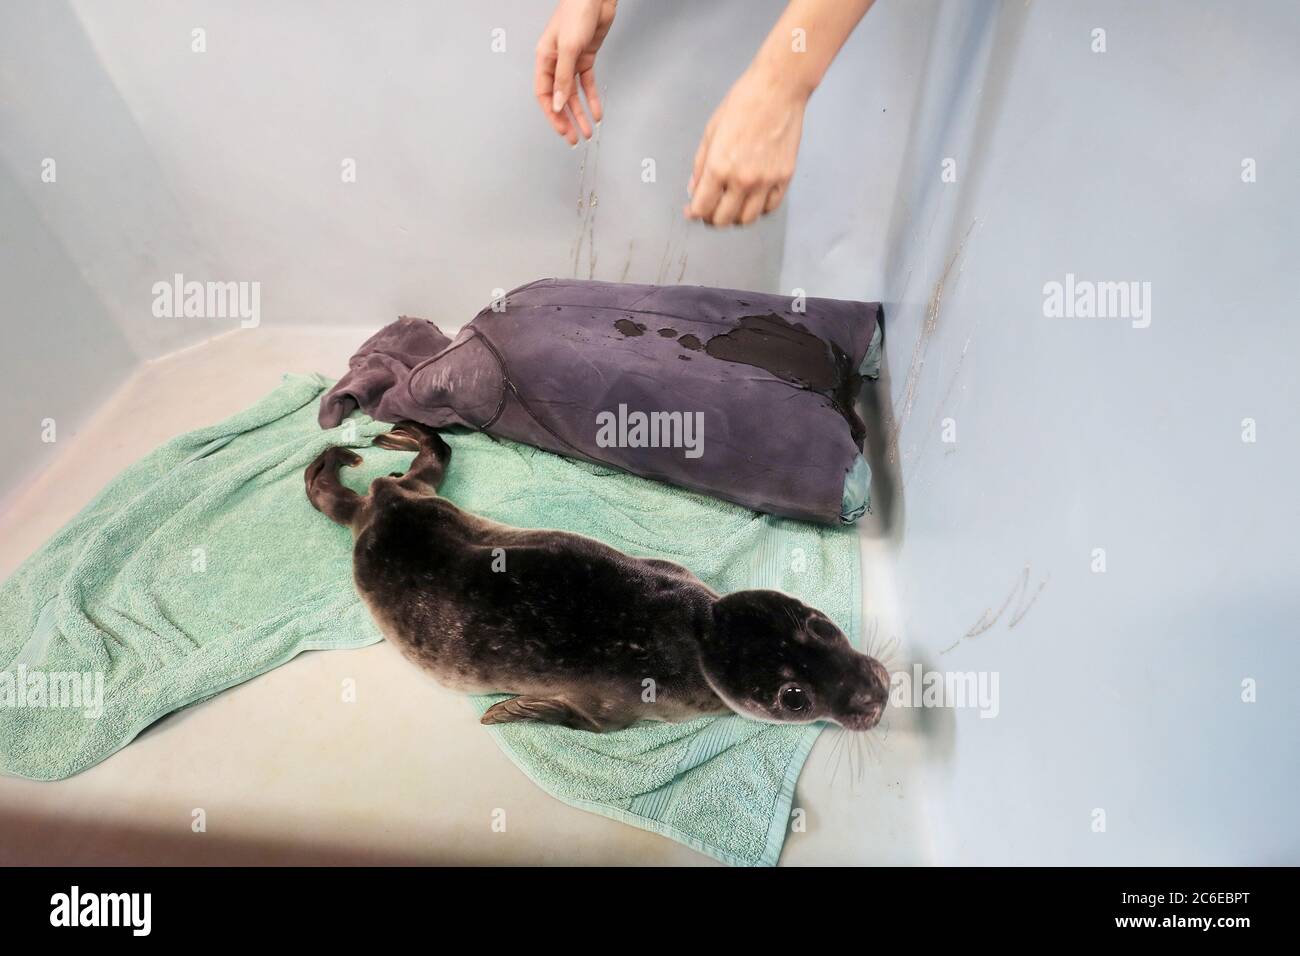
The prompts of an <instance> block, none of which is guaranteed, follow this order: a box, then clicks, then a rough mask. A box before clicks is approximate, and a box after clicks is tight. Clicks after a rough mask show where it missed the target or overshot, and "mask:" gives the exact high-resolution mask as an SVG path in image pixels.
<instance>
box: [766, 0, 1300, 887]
mask: <svg viewBox="0 0 1300 956" xmlns="http://www.w3.org/2000/svg"><path fill="white" fill-rule="evenodd" d="M1097 27H1100V28H1104V29H1105V30H1106V41H1107V52H1105V53H1094V52H1092V50H1091V48H1090V46H1091V42H1092V38H1091V31H1092V30H1093V29H1094V28H1097ZM1297 49H1300V8H1297V7H1296V6H1295V5H1294V4H1292V3H1288V2H1281V0H1279V2H1272V3H1265V2H1253V3H1246V4H1225V3H1212V2H1200V3H1186V2H1172V0H1170V2H1151V3H1142V4H1132V3H1123V2H1118V0H1116V2H1105V3H1093V4H1076V3H1067V2H1042V0H1036V2H1034V3H1020V2H1014V3H1012V2H1007V3H1002V4H994V3H965V2H962V3H957V2H952V3H943V4H938V3H920V4H911V3H908V4H904V3H901V2H898V0H880V3H879V4H878V5H877V8H876V9H875V10H874V11H873V12H872V13H871V14H870V15H869V17H868V19H867V21H866V22H865V24H864V26H863V28H862V29H860V30H859V32H858V34H857V35H856V36H855V38H854V40H853V41H852V44H851V46H850V47H849V48H848V49H847V50H846V51H845V54H844V55H843V56H842V57H841V60H840V61H839V62H837V64H836V66H835V67H834V70H833V71H832V73H831V75H830V77H829V78H828V81H827V83H826V85H825V86H824V87H823V88H822V89H821V90H820V91H819V92H818V93H817V95H816V96H815V98H814V102H813V106H812V109H811V111H810V115H809V119H808V123H807V127H806V130H807V132H806V138H805V144H804V153H803V158H802V162H801V165H800V169H799V173H798V178H797V181H796V185H795V188H794V190H793V191H792V195H791V209H790V219H789V232H788V235H787V243H786V254H785V262H784V265H783V274H782V284H783V286H785V287H787V288H789V287H795V286H799V287H803V288H806V289H807V290H808V292H809V294H837V295H849V296H858V297H866V298H882V299H883V300H884V301H885V303H886V306H885V308H886V361H887V366H888V372H889V381H888V384H887V386H886V388H887V391H888V395H889V398H890V401H891V403H892V407H893V412H894V415H895V416H896V426H897V428H896V432H897V443H896V445H895V446H892V447H890V448H888V449H886V457H889V458H892V461H893V465H894V470H895V471H896V473H897V475H898V476H899V477H898V480H899V481H901V485H902V489H901V495H900V496H899V500H898V501H897V502H896V508H895V511H894V516H893V520H892V522H886V524H887V525H888V527H885V528H880V527H878V526H877V527H876V528H875V530H872V531H870V532H869V533H871V534H875V535H882V536H883V540H884V542H885V545H886V547H885V548H884V554H885V557H884V558H883V560H881V561H880V562H878V564H879V567H878V569H877V571H878V574H875V575H872V576H869V579H868V581H867V589H868V592H869V593H870V592H871V591H872V589H873V587H875V588H876V589H877V593H876V594H875V595H874V599H873V605H874V607H875V612H876V614H875V616H876V617H878V618H879V619H880V622H881V626H882V628H883V629H884V630H885V631H886V632H889V633H893V634H896V635H897V636H898V637H899V638H900V640H901V641H902V653H901V654H900V655H899V659H900V663H902V664H903V665H905V666H906V665H910V664H911V663H912V662H914V661H921V662H923V663H924V664H925V665H926V666H927V667H930V668H935V669H939V670H952V671H995V672H997V673H998V674H999V675H1000V698H1001V700H1000V704H1001V712H1000V715H999V716H998V717H997V718H995V719H981V718H980V717H979V716H978V714H977V713H976V712H975V711H973V710H961V711H956V712H948V713H947V714H944V715H939V716H938V717H933V718H932V719H930V720H928V721H918V720H914V719H913V718H912V716H911V715H905V714H898V713H896V714H895V715H894V717H893V720H894V732H895V745H896V746H897V745H899V742H900V741H904V740H911V741H912V742H913V743H915V742H916V740H917V739H919V740H920V742H921V744H922V746H921V747H920V748H918V749H919V750H920V752H921V754H922V756H921V757H919V758H918V759H917V760H916V761H915V763H916V767H915V769H916V770H917V772H918V774H920V775H921V778H922V782H921V785H920V788H919V790H918V791H916V792H919V793H921V794H922V795H923V796H922V798H921V799H922V800H923V801H924V804H925V810H924V812H923V813H921V814H920V815H919V820H918V823H917V828H918V831H919V832H918V833H917V834H916V839H917V841H918V843H922V844H924V845H926V846H928V847H929V848H930V855H931V857H932V858H934V859H937V860H942V861H945V862H964V863H1003V862H1014V863H1034V862H1038V863H1089V864H1102V863H1123V864H1131V863H1179V864H1193V863H1205V864H1210V863H1265V862H1289V863H1292V864H1294V863H1297V862H1300V826H1297V823H1296V820H1295V794H1296V792H1297V790H1298V789H1300V761H1297V759H1296V754H1297V752H1298V750H1300V748H1298V747H1297V744H1298V742H1300V741H1298V740H1297V732H1298V731H1300V687H1298V686H1297V684H1298V679H1297V674H1298V673H1300V644H1298V643H1297V641H1296V637H1295V635H1296V621H1297V619H1300V596H1298V593H1300V592H1298V591H1297V588H1296V579H1297V569H1298V568H1297V560H1296V543H1295V542H1296V539H1297V534H1298V533H1300V521H1298V520H1297V513H1298V509H1297V505H1296V493H1295V490H1294V489H1295V480H1296V478H1295V476H1296V474H1297V472H1300V450H1298V449H1300V421H1298V420H1297V416H1296V409H1297V407H1300V401H1297V399H1298V398H1300V389H1298V388H1297V385H1296V373H1295V366H1296V357H1297V354H1300V332H1298V331H1297V322H1296V311H1297V310H1296V306H1297V304H1298V301H1297V300H1298V299H1300V296H1298V295H1297V285H1296V279H1297V271H1296V266H1295V263H1296V250H1297V248H1300V242H1298V241H1297V240H1298V239H1300V227H1297V217H1298V216H1300V181H1298V180H1297V177H1296V175H1295V167H1296V161H1295V157H1296V156H1297V155H1300V123H1298V122H1297V120H1296V112H1295V109H1294V103H1293V100H1294V97H1293V96H1291V95H1290V91H1294V90H1296V89H1297V88H1300V59H1297V57H1296V54H1295V51H1296V50H1297ZM945 157H953V158H955V159H956V161H957V172H958V178H957V182H956V183H952V184H946V183H943V182H941V179H940V170H941V162H942V160H943V159H944V158H945ZM1245 157H1253V158H1254V159H1255V160H1256V161H1257V164H1258V181H1257V182H1255V183H1253V184H1247V183H1243V181H1242V179H1241V161H1242V159H1243V158H1245ZM846 196H847V197H852V200H853V201H852V202H851V203H850V202H845V201H844V197H846ZM1067 272H1072V273H1075V274H1076V275H1077V276H1079V277H1081V278H1088V279H1094V280H1141V281H1148V282H1150V283H1151V285H1152V313H1151V319H1152V321H1151V325H1150V327H1149V328H1145V329H1139V328H1134V327H1132V324H1131V323H1130V322H1129V321H1125V320H1123V319H1092V320H1087V319H1064V318H1047V317H1045V315H1044V311H1043V300H1044V296H1043V291H1042V290H1043V286H1044V284H1045V283H1047V282H1050V281H1052V280H1058V281H1060V280H1064V278H1065V275H1066V273H1067ZM1248 417H1249V418H1254V419H1255V420H1256V421H1257V427H1258V440H1257V441H1256V442H1255V443H1253V444H1249V443H1244V442H1243V441H1242V425H1241V422H1242V420H1243V419H1244V418H1248ZM949 418H951V419H952V420H953V422H954V424H955V428H956V438H957V440H956V442H955V443H945V442H943V441H942V437H943V436H942V430H943V425H944V420H945V419H949ZM1094 548H1104V549H1105V553H1106V565H1107V570H1106V572H1105V573H1102V574H1098V573H1093V572H1092V570H1091V561H1092V550H1093V549H1094ZM1026 569H1028V582H1029V584H1028V589H1027V590H1028V591H1029V592H1030V595H1032V593H1033V592H1034V591H1036V590H1037V588H1038V586H1039V585H1040V584H1043V587H1042V590H1041V593H1039V594H1038V597H1037V600H1036V602H1035V603H1033V605H1032V607H1031V608H1030V610H1029V611H1028V613H1026V614H1025V615H1024V616H1023V618H1022V619H1021V620H1020V621H1019V622H1018V623H1017V624H1016V626H1015V627H1009V626H1008V625H1009V622H1010V620H1011V619H1012V617H1013V615H1014V613H1015V611H1016V608H1017V606H1018V605H1019V604H1021V603H1022V602H1024V601H1027V597H1022V596H1018V593H1017V586H1018V584H1019V582H1020V581H1021V580H1022V577H1023V576H1024V575H1025V573H1026ZM890 582H892V584H891V583H890ZM885 589H888V590H889V592H890V593H883V591H884V590H885ZM1008 598H1010V599H1011V604H1010V606H1009V608H1008V609H1007V611H1005V612H1004V613H1003V614H1002V615H1001V616H1000V618H999V619H998V623H997V624H995V625H994V626H993V627H992V628H990V629H989V630H987V631H986V632H984V633H983V634H981V635H979V636H977V637H971V638H966V637H964V635H966V634H967V633H968V632H969V631H970V630H971V629H972V627H973V626H974V625H975V624H976V623H977V622H978V621H979V620H980V619H981V617H982V616H983V615H984V614H985V612H986V610H991V612H996V611H997V610H998V609H999V608H1000V607H1002V605H1003V604H1004V602H1006V601H1007V600H1008ZM1246 678H1254V679H1255V680H1256V681H1257V682H1258V702H1257V703H1254V704H1247V703H1243V702H1242V700H1241V682H1242V680H1243V679H1246ZM1095 808H1102V809H1104V810H1105V811H1106V814H1107V830H1106V832H1105V833H1094V832H1092V829H1091V823H1092V811H1093V810H1094V809H1095ZM921 831H923V832H921ZM868 855H869V854H868Z"/></svg>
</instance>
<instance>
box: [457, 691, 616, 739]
mask: <svg viewBox="0 0 1300 956" xmlns="http://www.w3.org/2000/svg"><path fill="white" fill-rule="evenodd" d="M516 720H534V721H537V722H538V723H542V724H560V725H561V726H564V727H572V728H573V729H574V730H588V731H591V732H592V733H600V732H601V731H602V730H614V729H617V728H614V727H603V726H601V725H600V724H599V723H597V722H596V721H594V720H592V719H591V718H590V717H588V716H587V715H586V714H583V713H582V712H581V711H578V710H576V709H575V708H573V707H571V706H570V705H569V704H567V703H565V702H564V701H562V700H559V699H558V698H555V697H527V696H521V697H511V698H509V699H508V700H503V701H500V702H499V703H496V704H493V705H492V706H491V707H489V708H488V709H487V711H486V712H485V713H484V714H483V716H482V717H481V718H480V719H479V723H483V724H509V723H513V722H514V721H516Z"/></svg>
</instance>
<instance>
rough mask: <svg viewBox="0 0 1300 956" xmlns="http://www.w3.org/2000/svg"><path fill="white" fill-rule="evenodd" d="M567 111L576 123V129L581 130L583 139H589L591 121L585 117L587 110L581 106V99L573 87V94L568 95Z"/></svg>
mask: <svg viewBox="0 0 1300 956" xmlns="http://www.w3.org/2000/svg"><path fill="white" fill-rule="evenodd" d="M568 105H569V112H570V114H572V116H573V118H574V119H575V120H576V121H577V123H578V129H580V130H582V135H583V138H584V139H591V121H590V120H588V119H587V111H586V110H584V109H583V108H582V100H581V99H580V98H579V96H578V91H577V90H576V89H575V90H574V91H573V95H572V96H570V97H569V104H568Z"/></svg>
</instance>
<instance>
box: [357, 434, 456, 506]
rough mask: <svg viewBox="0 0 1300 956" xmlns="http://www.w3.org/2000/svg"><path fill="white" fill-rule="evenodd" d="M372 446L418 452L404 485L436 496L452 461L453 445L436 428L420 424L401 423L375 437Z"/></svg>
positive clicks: (406, 475) (407, 471) (408, 470)
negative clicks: (444, 439)
mask: <svg viewBox="0 0 1300 956" xmlns="http://www.w3.org/2000/svg"><path fill="white" fill-rule="evenodd" d="M372 444H375V445H378V446H379V447H380V448H387V449H389V450H391V451H413V452H416V456H415V458H414V460H412V462H411V467H410V468H408V469H407V470H406V474H405V475H404V476H403V478H404V479H405V481H404V483H406V484H408V485H409V486H414V488H415V489H416V490H418V491H421V492H423V493H425V494H437V492H438V486H439V485H440V484H442V476H443V475H444V474H445V473H446V471H447V463H448V462H449V461H451V446H450V445H448V444H447V443H446V442H445V441H443V440H442V436H441V435H439V434H438V432H437V431H436V430H435V429H433V428H430V427H429V426H428V425H422V424H420V423H419V422H399V423H398V424H397V425H395V426H393V430H392V431H389V432H385V433H384V434H382V435H376V436H375V438H374V440H373V442H372Z"/></svg>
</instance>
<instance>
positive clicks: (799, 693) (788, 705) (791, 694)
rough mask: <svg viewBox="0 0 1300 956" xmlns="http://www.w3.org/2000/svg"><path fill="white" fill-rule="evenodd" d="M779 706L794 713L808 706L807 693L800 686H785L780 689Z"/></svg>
mask: <svg viewBox="0 0 1300 956" xmlns="http://www.w3.org/2000/svg"><path fill="white" fill-rule="evenodd" d="M781 706H782V707H784V708H785V709H786V710H793V711H795V712H796V713H797V712H799V711H801V710H806V709H807V707H808V695H807V694H805V693H804V692H803V688H802V687H787V688H786V689H785V690H783V691H781Z"/></svg>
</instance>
